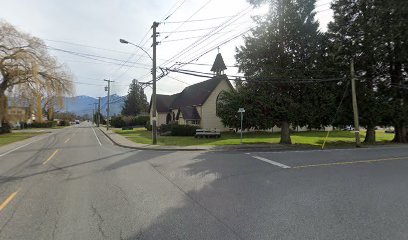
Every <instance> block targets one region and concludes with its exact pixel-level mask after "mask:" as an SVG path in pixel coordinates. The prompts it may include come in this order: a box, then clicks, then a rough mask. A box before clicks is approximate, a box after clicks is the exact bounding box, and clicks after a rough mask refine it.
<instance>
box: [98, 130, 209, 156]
mask: <svg viewBox="0 0 408 240" xmlns="http://www.w3.org/2000/svg"><path fill="white" fill-rule="evenodd" d="M98 129H99V130H100V131H101V132H102V133H103V134H104V135H105V136H106V137H107V138H108V139H109V140H110V141H112V143H113V144H115V145H116V146H119V147H123V148H130V149H137V150H151V151H210V150H214V147H177V146H161V145H147V144H138V143H135V142H132V141H131V140H129V139H127V138H125V137H123V136H121V135H119V134H117V133H114V132H112V131H110V130H109V131H107V130H106V129H104V128H101V127H99V128H98Z"/></svg>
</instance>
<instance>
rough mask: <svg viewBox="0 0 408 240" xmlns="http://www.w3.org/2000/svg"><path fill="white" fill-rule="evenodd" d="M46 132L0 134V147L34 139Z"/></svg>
mask: <svg viewBox="0 0 408 240" xmlns="http://www.w3.org/2000/svg"><path fill="white" fill-rule="evenodd" d="M44 133H46V132H16V133H6V134H0V146H3V145H6V144H9V143H13V142H18V141H21V140H24V139H27V138H30V137H34V136H37V135H40V134H44Z"/></svg>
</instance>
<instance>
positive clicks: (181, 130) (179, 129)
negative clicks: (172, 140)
mask: <svg viewBox="0 0 408 240" xmlns="http://www.w3.org/2000/svg"><path fill="white" fill-rule="evenodd" d="M198 128H199V127H198V126H192V125H178V124H163V125H161V126H160V133H162V134H165V133H167V132H170V135H171V136H194V135H195V133H196V130H197V129H198Z"/></svg>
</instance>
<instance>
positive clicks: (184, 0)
mask: <svg viewBox="0 0 408 240" xmlns="http://www.w3.org/2000/svg"><path fill="white" fill-rule="evenodd" d="M185 2H186V0H183V2H182V3H181V4H180V5H178V7H177V8H176V9H175V10H174V11H173V12H172V13H171V14H170V15H168V16H167V17H166V18H165V19H164V20H163V21H166V20H167V19H169V18H170V17H171V16H173V14H174V13H175V12H177V10H179V9H180V7H181V6H183V4H184V3H185Z"/></svg>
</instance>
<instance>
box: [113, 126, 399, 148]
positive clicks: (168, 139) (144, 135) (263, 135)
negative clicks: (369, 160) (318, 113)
mask: <svg viewBox="0 0 408 240" xmlns="http://www.w3.org/2000/svg"><path fill="white" fill-rule="evenodd" d="M114 131H115V132H116V133H119V134H121V135H123V136H125V137H127V138H128V139H130V140H132V141H134V142H137V143H142V144H151V142H152V141H151V132H148V131H146V130H145V129H144V128H136V129H134V130H117V129H116V130H114ZM326 134H327V132H317V131H313V132H293V133H292V135H291V137H292V143H294V144H304V145H311V146H321V145H322V143H323V141H324V138H325V137H326ZM376 134H377V135H376V137H377V141H378V142H382V143H386V142H389V141H391V140H392V139H393V137H394V134H389V133H384V131H380V130H378V131H377V133H376ZM221 135H222V136H221V138H218V139H214V138H210V139H206V138H203V139H196V138H194V137H175V136H158V138H157V143H158V144H159V145H173V146H194V145H212V146H220V145H236V144H239V143H240V135H239V134H237V133H222V134H221ZM364 137H365V132H364V131H362V132H361V140H362V141H363V140H364ZM279 138H280V134H279V133H267V132H251V133H244V134H243V143H244V144H265V143H279ZM353 142H354V132H353V131H333V132H330V135H329V138H328V140H327V142H326V146H333V145H347V144H352V143H353Z"/></svg>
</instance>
